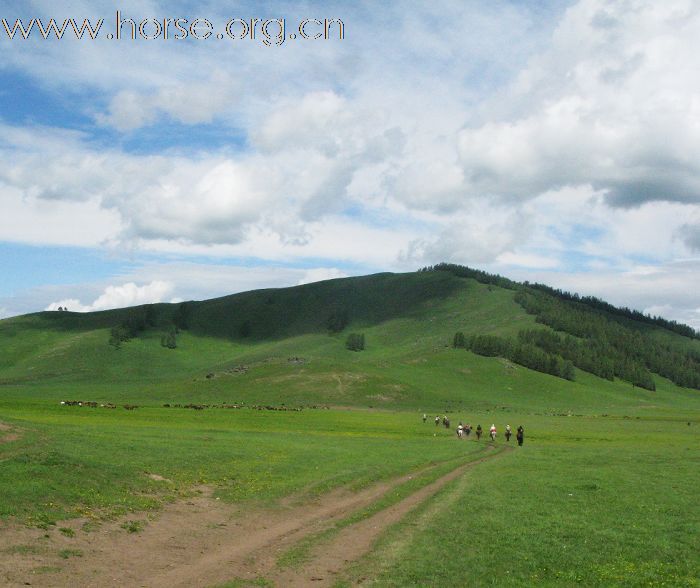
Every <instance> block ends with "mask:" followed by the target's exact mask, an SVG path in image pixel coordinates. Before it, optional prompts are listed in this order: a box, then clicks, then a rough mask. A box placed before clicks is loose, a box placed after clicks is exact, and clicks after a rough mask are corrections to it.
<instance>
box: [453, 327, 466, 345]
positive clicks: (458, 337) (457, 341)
mask: <svg viewBox="0 0 700 588" xmlns="http://www.w3.org/2000/svg"><path fill="white" fill-rule="evenodd" d="M452 347H454V348H455V349H459V348H462V349H464V348H466V347H467V338H466V337H465V336H464V333H462V331H457V332H456V333H455V336H454V337H453V338H452Z"/></svg>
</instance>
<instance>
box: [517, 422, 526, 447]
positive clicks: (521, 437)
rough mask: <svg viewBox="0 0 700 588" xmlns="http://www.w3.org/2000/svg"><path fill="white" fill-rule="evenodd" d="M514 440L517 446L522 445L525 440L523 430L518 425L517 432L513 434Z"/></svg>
mask: <svg viewBox="0 0 700 588" xmlns="http://www.w3.org/2000/svg"><path fill="white" fill-rule="evenodd" d="M515 438H516V439H517V440H518V445H522V444H523V441H524V440H525V429H523V426H522V425H520V426H519V427H518V432H517V433H516V434H515Z"/></svg>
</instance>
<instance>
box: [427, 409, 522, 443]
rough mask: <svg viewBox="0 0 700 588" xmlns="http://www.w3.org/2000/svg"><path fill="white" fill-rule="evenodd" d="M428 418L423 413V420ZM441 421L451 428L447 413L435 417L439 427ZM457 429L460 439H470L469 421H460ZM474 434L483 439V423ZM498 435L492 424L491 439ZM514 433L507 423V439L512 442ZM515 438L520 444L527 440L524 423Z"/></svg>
mask: <svg viewBox="0 0 700 588" xmlns="http://www.w3.org/2000/svg"><path fill="white" fill-rule="evenodd" d="M427 420H428V415H426V414H424V415H423V422H424V423H425V422H426V421H427ZM440 423H442V424H443V426H444V427H445V428H446V429H449V428H450V419H448V418H447V415H445V416H443V417H442V418H440V416H439V415H438V416H436V417H435V426H436V427H438V426H439V425H440ZM456 431H457V437H458V438H459V439H464V438H465V437H466V438H467V439H468V438H469V436H470V435H471V432H472V426H471V425H470V424H469V423H467V424H466V425H463V424H462V421H460V422H459V424H458V425H457V429H456ZM474 434H475V435H476V440H477V441H478V440H479V439H481V436H482V435H483V434H484V430H483V429H482V428H481V425H477V426H476V429H474ZM496 435H497V431H496V425H495V424H492V425H491V428H490V429H489V437H490V438H491V441H495V440H496ZM512 435H513V430H512V429H511V427H510V425H506V432H505V436H506V441H508V442H510V438H511V436H512ZM515 439H516V440H517V442H518V445H522V444H523V441H524V440H525V429H523V426H522V425H520V426H519V427H518V429H517V431H516V433H515Z"/></svg>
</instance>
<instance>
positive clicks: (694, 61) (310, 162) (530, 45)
mask: <svg viewBox="0 0 700 588" xmlns="http://www.w3.org/2000/svg"><path fill="white" fill-rule="evenodd" d="M117 11H119V13H120V18H122V20H123V19H131V20H133V21H134V23H135V28H137V29H138V28H139V25H140V24H141V23H142V22H145V24H144V26H143V33H144V35H143V37H141V36H140V33H138V31H137V37H139V38H136V39H132V38H130V34H131V25H130V24H129V23H128V22H127V23H126V24H123V25H122V27H121V29H120V30H121V34H122V38H120V39H116V38H110V35H111V36H112V37H113V36H114V33H115V31H116V28H117V27H116V24H115V23H116V14H117ZM0 17H2V18H4V19H5V21H4V23H0V54H1V55H2V58H1V59H0V76H2V83H0V209H1V213H0V275H1V276H2V279H0V317H7V316H13V315H17V314H23V313H27V312H34V311H39V310H43V309H56V308H57V307H58V306H67V307H68V308H69V309H70V310H75V311H89V310H101V309H106V308H113V307H122V306H129V305H134V304H143V303H149V302H173V301H180V300H189V299H205V298H211V297H215V296H222V295H226V294H230V293H234V292H239V291H245V290H251V289H257V288H267V287H283V286H293V285H297V284H302V283H308V282H312V281H317V280H322V279H328V278H335V277H343V276H353V275H363V274H368V273H373V272H380V271H393V272H403V271H414V270H416V269H418V268H421V267H423V266H426V265H432V264H435V263H439V262H442V261H445V262H452V263H459V264H463V265H468V266H470V267H476V268H480V269H484V270H487V271H490V272H494V273H499V274H502V275H505V276H508V277H510V278H513V279H516V280H530V281H538V282H543V283H547V284H549V285H552V286H555V287H560V288H563V289H566V290H569V291H575V292H579V293H581V294H591V295H596V296H599V297H601V298H603V299H605V300H607V301H609V302H612V303H614V304H617V305H623V306H628V307H631V308H635V309H637V310H642V311H644V312H647V313H649V314H652V315H660V316H663V317H665V318H668V319H673V320H677V321H680V322H684V323H687V324H689V325H691V326H693V327H694V328H696V329H700V295H698V292H700V35H698V34H697V32H698V31H699V30H700V4H698V3H697V2H696V1H695V0H665V1H664V2H658V1H656V0H579V1H575V0H531V1H528V0H493V1H490V2H483V1H480V0H479V1H469V0H456V1H452V0H434V1H432V2H423V1H410V0H406V1H404V2H376V1H362V0H355V1H343V2H340V1H332V0H330V1H328V0H324V1H312V0H308V1H306V2H296V1H295V2H291V1H290V2H283V1H279V2H275V1H270V2H265V3H261V2H257V1H250V2H246V1H237V2H225V3H222V2H214V1H211V2H206V1H204V2H196V3H195V2H184V1H172V0H171V1H169V2H160V1H158V0H150V1H148V0H146V1H138V2H135V1H131V0H124V1H122V2H120V3H119V4H112V3H110V2H104V1H102V0H97V1H95V0H91V1H90V2H88V1H75V2H71V1H66V2H57V1H55V0H54V1H40V0H35V1H27V0H23V1H21V2H15V1H12V0H11V1H9V2H8V1H5V2H3V11H2V15H0ZM50 18H54V19H56V21H58V23H59V25H60V24H61V23H62V22H63V21H64V20H65V19H70V18H73V19H75V21H76V22H77V23H78V27H79V26H80V25H81V24H82V22H83V19H86V18H87V19H90V21H91V24H93V25H95V24H96V23H97V21H98V19H100V18H101V19H103V20H104V22H103V25H102V27H101V28H100V30H99V33H98V35H97V38H96V39H94V40H93V39H90V38H89V35H88V34H87V33H85V34H84V35H83V38H82V39H76V38H75V34H74V33H73V31H72V29H70V25H69V28H68V29H67V31H66V32H65V33H64V35H63V37H62V38H61V39H60V40H58V39H56V38H48V39H44V38H43V37H42V35H41V34H40V31H39V30H38V29H37V28H34V29H33V30H32V31H31V32H30V34H29V35H28V38H26V39H24V38H22V35H21V33H20V32H17V29H15V35H14V38H12V39H10V34H9V33H10V32H11V31H12V29H13V26H14V24H15V20H16V19H22V23H23V25H24V26H25V27H26V26H28V24H29V22H30V21H31V19H42V23H45V24H47V23H48V21H49V19H50ZM164 19H170V21H171V23H170V24H169V25H168V27H170V28H167V27H165V26H163V27H161V26H160V25H158V27H156V25H155V24H154V20H157V21H159V22H163V21H164ZM175 19H181V20H180V21H178V22H179V23H180V25H181V26H183V27H184V30H185V31H187V38H176V37H177V36H178V35H179V36H180V37H184V36H185V35H184V34H183V33H181V32H180V33H179V32H178V29H175V28H174V26H175V25H174V24H173V23H174V21H175ZM196 19H201V20H200V22H199V24H198V25H196V26H195V27H194V30H193V32H192V29H189V28H188V27H189V26H190V25H192V23H193V22H194V21H195V20H196ZM204 19H206V21H207V22H208V23H211V30H210V29H209V25H208V24H207V23H205V22H204ZM251 19H258V22H256V23H254V26H251V24H250V23H251ZM324 19H329V22H330V25H329V28H328V33H329V34H328V38H327V39H326V38H324V36H323V35H320V38H313V37H314V36H317V33H322V32H323V30H324V27H323V26H322V24H319V23H323V22H324ZM338 19H339V20H340V21H342V24H343V38H342V39H341V38H340V26H339V24H338ZM185 21H186V22H185ZM244 22H245V23H247V24H245V25H244V24H243V23H244ZM265 22H266V24H265V28H264V30H263V28H262V27H263V24H264V23H265ZM302 22H307V25H306V26H305V28H304V29H303V32H304V33H305V34H306V35H307V37H309V38H307V39H303V38H302V35H301V33H300V31H299V25H300V23H302ZM229 23H230V26H229V27H228V31H227V28H226V27H227V24H229ZM282 23H283V24H284V36H283V37H281V36H280V34H279V33H281V32H282ZM193 26H194V25H193ZM158 28H161V30H160V31H158ZM165 30H167V31H168V32H169V34H170V36H169V37H168V38H167V39H165V38H163V37H164V34H163V31H165ZM225 32H226V34H224V33H225ZM265 32H267V35H266V34H265ZM208 33H211V34H210V35H209V36H208V38H204V37H205V36H207V34H208ZM253 33H254V34H253ZM244 35H245V37H244ZM144 37H148V38H144ZM197 37H199V38H197ZM282 38H283V39H284V42H280V40H281V39H282Z"/></svg>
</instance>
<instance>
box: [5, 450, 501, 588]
mask: <svg viewBox="0 0 700 588" xmlns="http://www.w3.org/2000/svg"><path fill="white" fill-rule="evenodd" d="M500 453H502V452H500V451H499V452H497V451H493V450H492V451H490V452H489V454H488V455H485V456H484V457H482V458H481V459H479V460H477V461H474V462H470V463H467V464H463V465H460V466H458V467H456V468H455V469H454V470H452V471H451V472H449V473H448V474H446V475H444V476H442V477H440V478H439V479H437V480H436V481H434V482H432V483H431V484H429V485H427V486H424V487H423V488H421V489H419V490H418V491H416V492H414V493H413V494H410V495H409V496H408V497H406V498H404V499H403V500H401V501H400V502H398V503H396V504H394V505H393V506H390V507H388V508H386V509H384V510H381V511H379V512H377V513H376V514H374V515H373V516H371V517H370V518H367V519H364V520H361V521H360V522H357V523H355V524H353V525H350V526H347V527H345V528H344V529H342V530H341V531H339V532H338V533H336V534H335V535H333V537H332V539H331V540H330V541H329V542H328V543H324V544H323V545H319V546H318V547H317V548H316V549H314V550H312V553H311V558H310V561H309V563H308V564H307V565H305V566H303V567H302V568H301V569H296V570H293V569H289V568H287V569H279V568H278V567H277V558H278V557H279V555H281V554H282V553H283V552H284V551H285V550H287V549H288V548H290V547H292V546H293V545H295V544H296V543H297V542H298V541H299V540H301V539H303V538H304V537H306V536H308V535H310V534H313V533H316V532H319V531H322V530H324V529H326V528H328V527H330V526H332V525H333V524H334V523H335V522H337V521H340V520H342V519H344V518H346V517H348V516H350V515H351V514H352V513H354V512H356V511H357V510H359V509H361V508H363V507H366V506H368V505H371V504H372V503H374V502H376V501H377V500H379V499H380V498H381V497H382V496H383V495H384V494H386V493H387V492H388V491H390V490H391V489H392V488H395V487H396V486H398V485H400V484H401V483H403V482H405V481H407V480H408V479H410V478H411V477H412V476H413V475H415V473H414V474H409V475H406V476H403V477H401V478H397V479H394V480H391V481H390V482H386V483H382V484H378V485H375V486H372V487H371V488H367V489H365V490H362V491H360V492H356V493H352V492H349V491H347V490H337V491H334V492H331V493H329V494H326V495H324V496H321V497H320V498H318V499H316V500H313V501H311V502H308V501H307V502H305V503H303V504H296V505H290V504H287V505H284V506H280V507H278V508H276V509H272V510H265V511H262V510H260V511H242V510H237V509H236V508H235V507H232V506H230V505H227V504H223V503H222V502H221V501H218V500H215V499H214V498H212V496H211V491H210V489H208V488H202V489H201V494H200V495H199V496H197V497H196V498H194V499H190V500H187V501H183V502H179V503H176V504H173V505H170V506H168V507H167V508H166V509H164V510H163V511H162V512H161V513H159V514H158V515H157V517H156V518H155V520H153V521H152V522H150V523H149V524H148V525H146V526H145V528H144V529H143V530H142V531H141V532H139V533H131V534H130V533H127V532H126V531H125V530H124V529H122V528H121V527H120V524H119V523H110V524H109V525H103V526H102V527H101V528H100V529H99V530H98V531H94V532H90V533H84V532H82V531H80V530H79V529H80V526H81V524H82V522H83V521H71V522H68V523H61V525H63V526H65V527H70V528H73V529H74V530H75V531H76V536H75V537H67V536H63V535H61V534H60V533H58V532H57V531H53V532H51V537H50V539H47V538H45V537H44V536H43V535H44V531H40V530H37V529H27V528H24V527H15V528H9V527H8V526H7V525H5V527H2V526H0V554H2V555H1V556H0V584H3V585H8V586H25V585H27V583H30V584H31V585H33V586H51V587H61V586H80V587H82V586H100V587H102V586H114V587H117V586H119V587H120V588H121V587H131V586H134V587H136V586H148V587H153V588H158V587H166V586H168V587H170V586H180V587H185V586H186V587H192V586H197V587H200V586H201V587H207V586H215V585H217V584H221V583H225V582H227V581H230V580H232V579H235V578H239V579H247V580H252V579H255V578H258V577H265V578H267V579H268V580H272V581H274V582H275V583H276V585H278V586H308V585H310V584H313V585H314V586H327V585H331V584H332V583H333V582H334V581H335V579H336V577H337V574H338V573H340V572H341V571H342V570H343V569H344V568H345V567H346V566H347V565H349V564H350V563H352V562H353V561H356V560H357V559H359V558H360V557H362V556H363V555H364V554H365V553H367V552H369V551H370V550H371V548H372V545H373V544H374V542H375V541H376V539H377V538H378V537H379V536H380V534H381V533H382V532H384V531H385V530H386V529H387V528H388V527H390V526H391V525H393V524H394V523H397V522H398V521H400V520H401V519H402V518H403V517H404V516H405V515H406V514H408V513H409V512H410V511H411V510H413V509H414V508H415V507H417V506H418V505H420V504H421V503H422V502H424V501H425V500H427V499H428V498H430V497H431V496H433V495H434V494H435V493H436V492H438V490H440V489H441V488H443V487H444V486H445V485H446V484H447V483H449V482H450V481H451V480H454V479H455V478H457V477H459V476H461V475H462V474H463V473H464V472H465V471H466V470H467V469H469V468H471V467H473V466H475V465H476V464H478V463H481V462H483V461H485V460H488V459H492V458H493V457H496V456H497V455H499V454H500ZM131 518H132V519H133V518H138V517H131ZM19 546H24V547H23V548H20V547H19ZM63 549H70V550H76V551H74V553H76V552H79V553H81V554H82V555H81V556H77V555H75V556H72V557H70V556H69V557H68V558H67V559H62V558H60V557H59V556H58V553H59V551H60V550H63Z"/></svg>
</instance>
